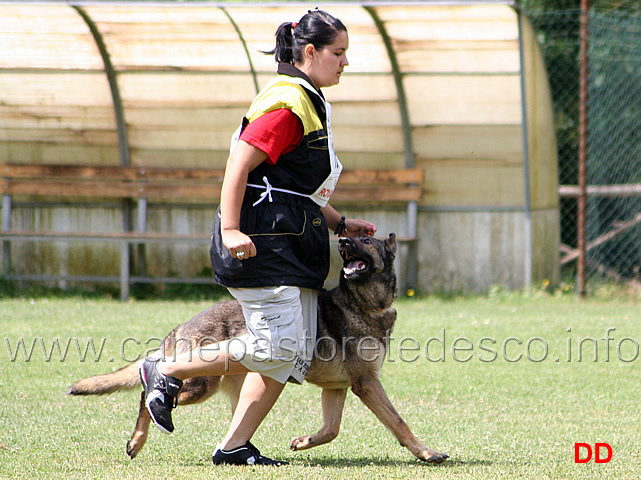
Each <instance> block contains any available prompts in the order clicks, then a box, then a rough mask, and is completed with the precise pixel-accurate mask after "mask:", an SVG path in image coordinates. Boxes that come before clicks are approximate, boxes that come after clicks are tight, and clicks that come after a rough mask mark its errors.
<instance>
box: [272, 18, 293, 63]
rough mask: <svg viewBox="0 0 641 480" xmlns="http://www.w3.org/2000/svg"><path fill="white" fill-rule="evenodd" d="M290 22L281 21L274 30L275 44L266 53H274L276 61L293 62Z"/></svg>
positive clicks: (291, 27)
mask: <svg viewBox="0 0 641 480" xmlns="http://www.w3.org/2000/svg"><path fill="white" fill-rule="evenodd" d="M293 25H294V24H293V23H292V22H285V23H281V25H280V26H279V27H278V29H277V30H276V46H275V47H274V49H273V50H272V51H270V52H265V53H266V54H268V55H274V56H275V58H276V61H277V62H278V63H294V49H293V47H294V27H293Z"/></svg>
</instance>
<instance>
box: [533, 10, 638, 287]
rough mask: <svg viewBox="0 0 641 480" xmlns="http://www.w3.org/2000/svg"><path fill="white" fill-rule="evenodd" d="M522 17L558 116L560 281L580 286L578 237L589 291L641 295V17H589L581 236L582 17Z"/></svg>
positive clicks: (605, 13) (599, 13)
mask: <svg viewBox="0 0 641 480" xmlns="http://www.w3.org/2000/svg"><path fill="white" fill-rule="evenodd" d="M524 12H525V13H526V15H527V16H528V18H529V19H530V21H531V22H532V24H533V26H534V28H535V30H536V32H537V40H538V41H539V44H540V45H541V47H542V49H543V54H544V57H545V62H546V66H547V70H548V76H549V81H550V88H551V91H552V98H553V103H554V112H555V128H556V133H557V144H558V157H559V183H560V185H562V186H567V187H566V188H564V187H562V188H561V192H562V193H561V244H562V247H561V248H562V253H561V263H562V275H563V279H564V281H565V282H567V283H575V282H576V280H577V258H578V244H579V235H581V234H584V235H585V237H584V239H585V240H584V242H585V245H586V256H585V265H586V269H585V272H586V279H585V282H586V284H587V286H588V292H589V290H590V289H593V288H596V286H598V285H600V284H602V283H603V282H604V281H615V282H617V283H623V284H626V285H628V286H632V287H634V288H637V289H638V288H641V272H640V270H641V100H640V99H641V41H640V39H641V14H640V13H639V12H629V11H620V10H617V9H605V8H594V9H592V10H590V11H589V12H588V15H587V19H588V29H587V35H588V37H587V41H588V50H587V55H586V60H587V62H588V63H587V65H588V72H589V73H588V77H587V80H588V83H587V103H586V108H587V163H586V166H587V178H586V181H587V185H588V186H587V209H586V222H585V230H584V232H581V231H580V229H579V221H578V220H579V219H578V208H577V206H578V201H577V190H578V188H577V187H576V186H577V185H578V184H579V169H578V164H579V161H578V159H579V110H580V101H579V78H580V66H581V55H580V40H581V35H580V26H581V12H580V10H579V9H573V10H561V11H559V10H556V11H549V10H548V11H546V10H545V9H536V10H528V8H527V6H526V7H525V8H524Z"/></svg>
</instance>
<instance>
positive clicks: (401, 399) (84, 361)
mask: <svg viewBox="0 0 641 480" xmlns="http://www.w3.org/2000/svg"><path fill="white" fill-rule="evenodd" d="M206 306H207V304H206V303H203V302H180V301H171V302H170V301H166V302H141V301H138V302H131V303H119V302H117V301H110V300H101V299H87V298H64V299H62V298H58V299H52V298H36V299H4V300H0V331H1V332H2V336H3V338H2V339H1V340H0V342H1V344H0V478H12V479H13V478H25V479H26V478H28V479H32V478H66V479H70V478H74V479H75V478H78V479H80V478H82V479H85V478H96V479H125V478H146V479H149V478H168V479H171V478H176V479H202V478H229V479H235V478H267V479H270V478H287V479H290V478H301V479H316V478H318V479H343V478H345V479H352V478H353V479H362V478H367V479H368V480H374V479H393V478H394V479H396V478H399V479H401V478H403V479H418V478H430V479H440V478H448V479H449V478H469V479H486V478H497V479H498V478H502V479H503V478H531V479H543V478H552V479H560V478H567V479H580V478H617V479H622V478H638V477H639V476H640V475H641V436H640V435H639V433H640V432H641V421H640V418H641V417H640V413H641V401H640V400H641V372H639V367H638V366H639V363H640V362H641V361H640V360H639V359H637V358H636V357H637V355H638V343H637V342H638V341H639V340H641V309H640V307H639V304H638V302H636V303H635V302H634V301H631V300H629V299H627V300H626V299H622V300H587V301H583V302H580V301H578V300H576V299H575V298H574V297H572V296H558V297H557V296H550V295H546V294H538V295H534V296H532V295H529V296H527V297H524V296H522V295H517V294H504V295H501V294H499V295H493V296H491V297H489V298H456V299H447V300H446V299H438V298H423V299H417V298H414V299H401V300H399V301H398V302H397V304H396V307H397V310H398V312H399V319H398V322H397V325H396V328H395V330H394V333H393V336H394V340H393V341H392V342H391V345H390V355H389V357H388V359H387V362H386V363H385V365H384V367H383V371H382V382H383V385H384V386H385V388H386V390H387V392H388V394H389V396H390V398H391V399H392V402H393V403H394V404H395V405H396V407H397V409H398V410H399V412H400V413H401V415H402V416H403V417H404V418H405V420H406V421H407V422H408V424H409V425H410V427H411V428H412V430H413V431H414V433H415V434H416V435H417V436H418V437H419V438H420V439H421V440H423V442H424V443H425V444H426V445H428V446H431V447H433V448H436V449H439V450H441V451H445V452H448V453H449V454H450V460H448V462H447V463H445V464H443V465H440V466H431V465H426V464H423V463H421V462H419V461H417V460H416V459H415V458H414V457H413V456H412V455H411V454H410V453H409V452H408V451H407V450H406V449H404V448H402V447H400V446H399V445H398V443H397V442H396V441H395V440H394V438H393V437H392V435H391V434H389V433H388V432H387V431H386V430H385V428H384V427H383V426H382V425H381V424H380V423H378V422H377V420H376V419H375V417H374V416H373V415H372V414H371V413H370V412H369V411H368V410H367V409H366V408H365V407H364V406H363V405H362V404H361V403H360V401H359V400H358V399H357V398H356V397H355V396H354V395H352V394H351V393H350V394H349V395H348V401H347V404H346V408H345V417H344V423H343V427H342V430H341V434H340V435H339V437H338V438H337V439H336V440H335V441H334V442H333V443H331V444H328V445H325V446H321V447H318V448H316V449H312V450H308V451H305V452H291V451H289V449H288V444H289V440H290V439H291V438H292V437H293V436H295V435H299V434H307V433H313V432H315V431H316V429H317V428H318V427H319V426H320V423H321V420H320V415H321V411H320V390H319V389H317V388H316V387H313V386H310V385H305V386H302V387H297V386H288V387H287V388H286V390H285V393H284V394H283V396H282V397H281V399H280V400H279V402H278V404H277V405H276V407H275V408H274V410H273V411H272V412H271V413H270V415H269V416H268V418H267V419H266V421H265V423H264V424H263V426H262V427H261V428H260V430H259V432H258V433H257V434H256V436H255V438H254V440H255V443H256V444H257V445H258V446H259V447H261V449H262V450H263V453H265V454H267V455H272V456H274V457H276V458H281V459H284V460H288V461H290V462H291V465H289V466H287V467H282V468H280V469H271V468H268V469H265V468H262V469H259V468H257V467H213V466H212V465H211V463H210V456H211V452H212V450H213V448H214V446H215V444H216V443H217V442H218V441H219V439H220V438H221V437H222V435H223V434H224V432H225V431H226V428H227V424H228V423H227V422H228V419H229V415H228V413H229V410H228V407H227V402H226V399H225V398H224V397H223V396H220V397H214V398H213V399H211V400H210V401H209V402H207V403H206V404H204V405H200V406H187V407H182V408H179V409H178V410H176V411H175V414H174V415H175V422H176V424H177V430H176V432H175V433H174V435H172V436H164V435H162V434H161V433H159V432H158V431H156V430H155V429H154V430H152V432H151V435H150V439H149V441H148V443H147V445H146V446H145V448H144V449H143V451H142V452H141V454H140V455H139V456H138V457H137V458H136V459H135V460H129V458H128V457H127V455H126V454H125V443H126V441H127V440H128V438H129V435H130V433H131V431H132V429H133V426H134V422H135V417H136V415H137V407H138V397H139V392H138V391H135V392H123V393H119V394H114V395H111V396H107V397H91V398H72V397H69V396H66V395H64V393H65V391H66V390H67V389H68V387H69V385H70V384H71V383H72V382H73V381H74V380H76V379H78V378H82V377H84V376H89V375H93V374H97V373H103V372H108V371H111V370H113V369H116V368H118V367H120V366H122V365H125V364H126V363H127V361H131V360H133V359H134V358H135V357H136V356H137V355H139V354H140V353H143V352H144V351H146V350H148V349H151V348H153V347H154V346H156V345H157V342H158V341H157V340H153V339H154V338H155V337H162V336H164V335H165V333H166V332H168V331H169V330H170V329H171V328H172V327H173V326H174V325H175V324H177V323H180V322H182V321H185V320H187V319H188V318H189V317H190V316H192V315H193V314H195V313H197V312H198V311H200V310H201V309H203V308H205V307H206ZM608 329H615V330H610V333H609V337H611V339H610V340H609V341H608V340H604V338H606V337H607V336H608V335H607V331H608ZM90 340H91V341H92V342H93V345H94V347H95V353H94V351H92V350H91V348H89V349H87V345H88V344H89V343H88V342H89V341H90ZM56 341H57V342H58V345H59V346H60V351H58V350H57V349H56V347H55V345H56V343H55V342H56ZM20 342H23V345H24V347H25V348H24V350H23V349H22V348H21V347H20ZM67 342H68V343H67ZM76 342H77V343H76ZM67 345H68V346H69V348H67ZM606 345H609V348H608V347H607V346H606ZM426 346H427V351H426ZM595 346H596V347H595ZM32 347H33V349H32ZM52 348H53V350H52ZM453 349H454V350H453ZM595 354H596V358H595ZM29 357H30V358H29ZM528 357H529V358H528ZM595 359H596V361H594V360H595ZM440 360H444V361H440ZM464 360H467V361H464ZM576 442H582V443H587V444H590V445H594V444H595V443H597V442H603V443H608V444H610V445H611V447H612V451H613V455H612V460H611V461H610V462H609V463H601V464H596V463H594V462H593V461H591V462H590V463H587V464H575V461H574V444H575V443H576ZM585 453H586V452H585V450H584V451H582V456H585ZM601 453H602V455H603V456H605V454H606V451H605V450H601Z"/></svg>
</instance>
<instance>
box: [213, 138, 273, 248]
mask: <svg viewBox="0 0 641 480" xmlns="http://www.w3.org/2000/svg"><path fill="white" fill-rule="evenodd" d="M265 159H267V154H266V153H265V152H263V151H262V150H260V149H258V148H256V147H254V146H253V145H251V144H249V143H247V142H244V141H242V140H239V141H238V143H237V144H236V146H235V147H234V149H233V150H232V152H231V154H230V155H229V158H228V159H227V167H226V168H225V178H224V179H223V186H222V190H221V193H220V215H221V222H220V224H221V236H222V240H223V244H224V245H225V246H226V247H227V249H228V250H229V252H230V253H231V254H232V256H235V255H236V253H238V252H244V254H245V256H244V257H243V258H249V257H255V256H256V246H255V245H254V242H252V240H251V238H249V237H248V236H247V235H245V234H244V233H243V232H241V231H240V210H241V206H242V203H243V198H244V196H245V188H246V186H247V176H248V175H249V172H251V171H252V170H253V169H254V168H256V167H257V166H258V165H260V164H261V163H262V162H264V161H265Z"/></svg>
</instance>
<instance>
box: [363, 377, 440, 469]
mask: <svg viewBox="0 0 641 480" xmlns="http://www.w3.org/2000/svg"><path fill="white" fill-rule="evenodd" d="M352 391H353V392H354V394H355V395H357V396H358V397H359V398H360V399H361V400H362V401H363V403H364V404H365V405H367V407H368V408H369V409H370V410H371V411H372V412H374V415H376V416H377V417H378V419H379V420H380V421H381V422H382V423H383V425H385V426H386V427H387V428H388V429H389V430H390V431H391V432H392V433H393V434H394V435H395V436H396V438H397V439H398V441H399V442H400V443H401V445H402V446H404V447H406V448H407V449H408V450H409V451H410V452H412V453H413V454H414V455H415V456H416V457H417V458H419V459H420V460H423V461H425V462H430V463H441V462H444V461H445V460H447V458H448V457H449V456H448V455H447V454H446V453H441V452H438V451H436V450H432V449H431V448H427V447H426V446H425V445H423V443H421V441H420V440H419V439H418V438H416V436H415V435H414V434H413V433H412V431H411V430H410V427H409V426H408V425H407V423H405V421H404V420H403V419H402V418H401V416H400V415H399V413H398V412H397V411H396V409H395V408H394V406H393V405H392V402H390V400H389V398H388V397H387V393H385V390H384V389H383V385H381V382H380V381H379V380H378V378H367V379H362V378H361V379H359V380H356V381H354V382H353V383H352Z"/></svg>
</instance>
